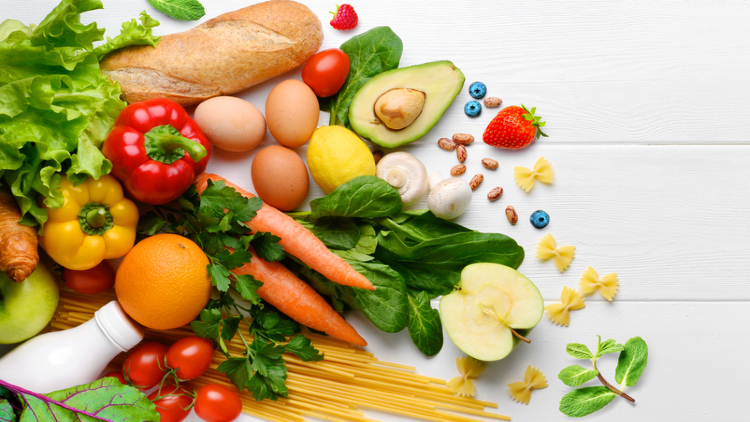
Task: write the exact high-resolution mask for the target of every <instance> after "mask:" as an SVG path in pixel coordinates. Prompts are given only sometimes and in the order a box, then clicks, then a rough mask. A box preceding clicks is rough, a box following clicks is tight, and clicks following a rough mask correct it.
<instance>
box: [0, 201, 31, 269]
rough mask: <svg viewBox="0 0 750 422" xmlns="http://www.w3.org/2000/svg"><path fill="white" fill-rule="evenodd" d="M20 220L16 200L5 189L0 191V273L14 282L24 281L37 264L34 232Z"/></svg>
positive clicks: (19, 211)
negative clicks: (5, 274) (2, 272)
mask: <svg viewBox="0 0 750 422" xmlns="http://www.w3.org/2000/svg"><path fill="white" fill-rule="evenodd" d="M20 219H21V210H20V209H19V208H18V204H17V203H16V199H15V198H14V197H13V195H12V194H11V193H10V191H9V190H8V189H7V188H3V189H0V271H5V272H6V273H7V274H8V277H10V278H11V279H12V280H13V281H15V282H21V281H23V280H26V277H28V276H29V275H30V274H31V273H32V272H33V271H34V269H36V264H37V263H39V253H38V252H37V235H36V230H35V229H34V228H33V227H29V226H24V225H22V224H20V223H19V222H18V221H19V220H20Z"/></svg>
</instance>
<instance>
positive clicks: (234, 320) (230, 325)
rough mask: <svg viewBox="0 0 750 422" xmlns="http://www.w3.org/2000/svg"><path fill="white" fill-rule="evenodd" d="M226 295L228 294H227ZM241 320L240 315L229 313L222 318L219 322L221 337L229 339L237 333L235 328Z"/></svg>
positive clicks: (225, 339)
mask: <svg viewBox="0 0 750 422" xmlns="http://www.w3.org/2000/svg"><path fill="white" fill-rule="evenodd" d="M227 296H228V295H227ZM240 322H242V317H241V316H239V315H229V316H228V317H226V318H224V320H223V323H222V324H221V338H222V340H224V341H230V340H231V339H232V338H234V336H235V334H237V330H238V328H239V326H240Z"/></svg>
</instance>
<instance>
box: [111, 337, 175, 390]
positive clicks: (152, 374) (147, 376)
mask: <svg viewBox="0 0 750 422" xmlns="http://www.w3.org/2000/svg"><path fill="white" fill-rule="evenodd" d="M166 355H167V348H166V346H164V345H163V344H161V343H159V342H156V341H152V342H149V343H145V344H142V345H140V346H138V347H136V348H135V349H133V351H132V352H130V354H129V355H128V357H126V358H125V362H123V363H122V373H123V375H125V378H126V379H129V380H130V382H132V383H133V385H134V386H135V387H138V388H139V389H141V390H148V389H149V388H152V387H154V386H155V385H156V384H158V383H159V381H161V380H162V378H164V372H165V370H166V369H167V368H166V363H165V358H166Z"/></svg>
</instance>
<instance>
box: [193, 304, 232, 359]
mask: <svg viewBox="0 0 750 422" xmlns="http://www.w3.org/2000/svg"><path fill="white" fill-rule="evenodd" d="M199 317H200V320H199V321H193V322H191V323H190V328H192V330H193V333H195V335H196V336H198V337H203V338H207V339H209V340H211V341H213V342H214V344H218V345H220V347H221V349H222V350H223V351H224V352H226V350H227V349H226V346H225V345H224V341H222V336H221V321H222V318H221V311H220V310H218V309H204V310H202V311H201V313H200V315H199Z"/></svg>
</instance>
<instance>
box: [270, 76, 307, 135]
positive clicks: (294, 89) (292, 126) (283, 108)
mask: <svg viewBox="0 0 750 422" xmlns="http://www.w3.org/2000/svg"><path fill="white" fill-rule="evenodd" d="M319 117H320V106H319V105H318V98H317V97H316V96H315V93H314V92H313V90H312V89H310V87H309V86H307V85H306V84H305V83H304V82H302V81H298V80H296V79H288V80H286V81H284V82H282V83H280V84H278V85H276V86H275V87H274V88H273V89H272V90H271V92H270V93H269V94H268V99H267V100H266V121H267V122H268V130H269V131H270V132H271V135H273V137H274V138H275V139H276V140H277V141H279V143H280V144H281V145H284V146H286V147H289V148H297V147H300V146H302V145H304V144H305V142H307V141H309V140H310V137H311V136H312V134H313V132H314V131H315V128H316V127H318V118H319Z"/></svg>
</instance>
